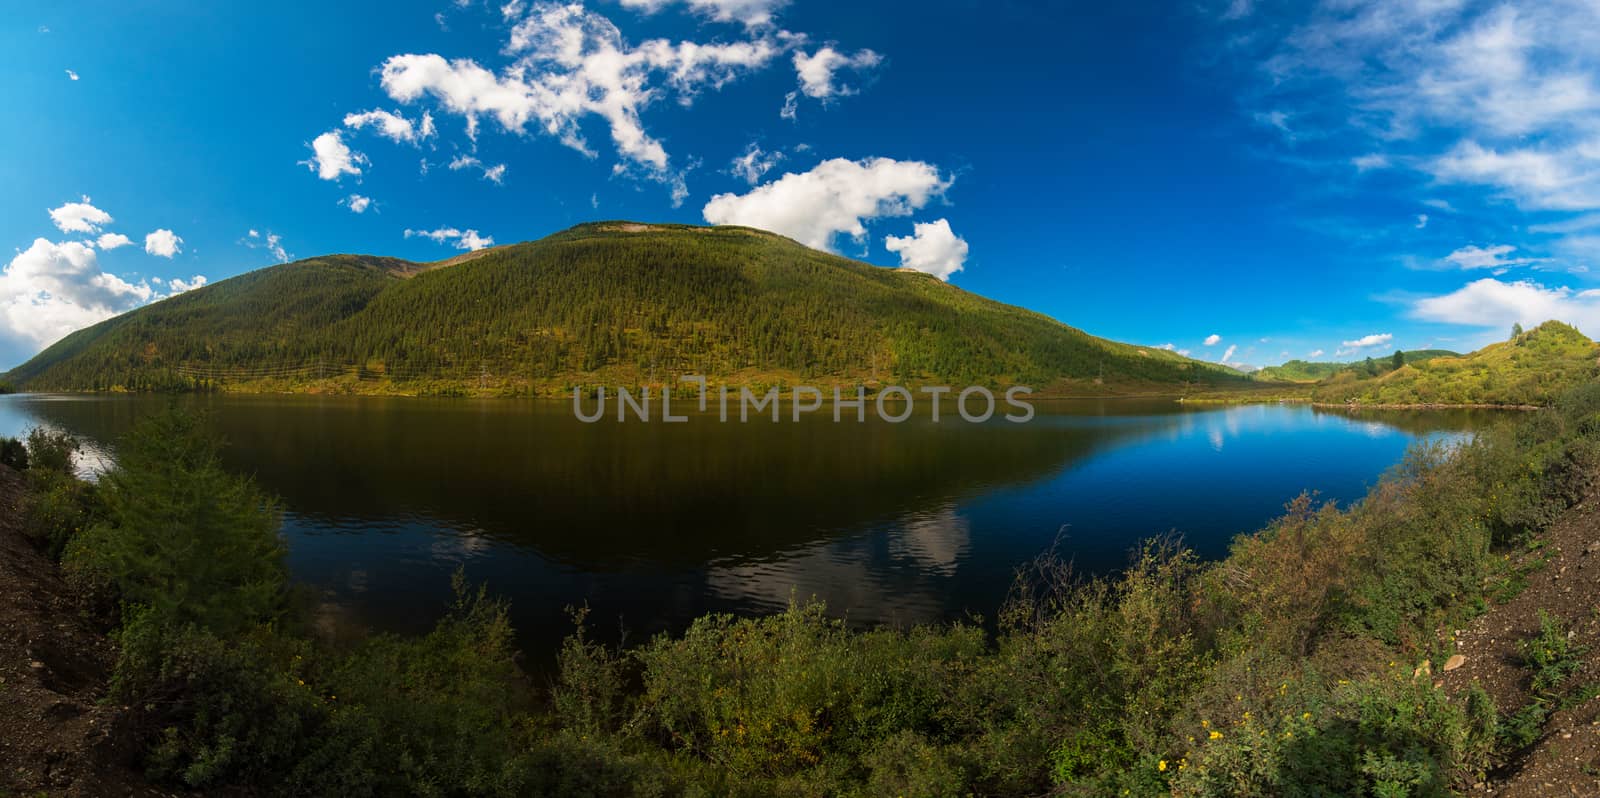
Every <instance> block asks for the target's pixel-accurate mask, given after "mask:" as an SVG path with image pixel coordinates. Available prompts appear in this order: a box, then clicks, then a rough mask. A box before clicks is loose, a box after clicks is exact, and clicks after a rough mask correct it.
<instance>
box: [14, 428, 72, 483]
mask: <svg viewBox="0 0 1600 798" xmlns="http://www.w3.org/2000/svg"><path fill="white" fill-rule="evenodd" d="M27 448H28V463H29V467H31V468H34V469H37V470H39V471H54V472H56V473H59V474H67V473H71V472H72V459H73V457H74V456H75V455H77V453H78V450H79V449H80V448H81V445H80V444H79V443H78V441H77V439H76V438H73V437H72V436H71V435H68V434H67V433H65V432H52V431H50V430H47V429H45V428H44V427H34V428H33V429H31V430H29V431H28V447H27Z"/></svg>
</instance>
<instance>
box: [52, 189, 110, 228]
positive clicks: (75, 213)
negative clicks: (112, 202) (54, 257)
mask: <svg viewBox="0 0 1600 798" xmlns="http://www.w3.org/2000/svg"><path fill="white" fill-rule="evenodd" d="M50 221H51V222H53V223H54V224H55V226H56V228H57V229H59V230H60V231H61V232H63V233H98V232H100V228H102V227H104V226H106V225H108V224H111V221H112V219H111V214H109V213H106V212H105V211H102V210H100V209H99V208H96V207H95V206H94V205H92V204H90V200H89V198H88V197H87V196H85V197H84V198H83V201H82V202H68V203H66V204H64V205H62V206H61V207H59V208H56V209H54V210H52V211H50Z"/></svg>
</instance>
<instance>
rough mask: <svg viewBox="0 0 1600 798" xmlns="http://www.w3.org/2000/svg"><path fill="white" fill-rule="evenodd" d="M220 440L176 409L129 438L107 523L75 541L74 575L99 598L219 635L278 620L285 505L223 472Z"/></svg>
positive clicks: (107, 499)
mask: <svg viewBox="0 0 1600 798" xmlns="http://www.w3.org/2000/svg"><path fill="white" fill-rule="evenodd" d="M219 447H220V443H219V442H218V441H217V440H216V439H215V438H214V437H213V436H212V435H211V434H210V433H209V432H208V431H207V429H206V427H205V426H204V425H203V424H202V423H201V422H200V421H199V420H197V419H195V418H194V417H192V416H187V415H184V414H182V413H180V412H178V411H177V410H168V411H166V412H164V413H160V414H157V415H155V416H152V417H150V418H149V419H147V420H146V421H144V422H142V423H141V424H140V425H139V426H138V427H136V428H135V429H134V430H133V431H132V432H131V433H129V434H128V436H127V437H126V438H125V439H123V440H122V441H121V443H120V444H119V446H118V448H117V463H116V467H115V468H112V469H111V470H109V471H107V472H106V473H105V474H104V475H102V476H101V478H100V483H99V484H100V490H99V500H100V502H101V503H103V505H104V520H103V521H102V522H100V523H98V524H96V525H94V526H93V527H90V528H89V529H87V530H85V531H84V532H83V533H82V534H80V535H78V536H76V537H74V538H73V539H72V541H71V542H70V543H68V544H67V548H66V553H65V558H64V565H65V567H66V569H67V571H68V573H69V576H73V577H75V578H76V579H77V580H78V581H79V583H80V584H85V585H88V586H90V587H91V590H92V592H93V593H95V594H96V595H105V594H107V593H110V594H111V595H115V596H116V597H118V598H120V599H121V600H122V601H123V602H125V603H127V604H133V605H140V606H144V607H148V608H150V609H151V610H152V611H154V612H155V613H156V614H157V615H158V616H160V617H161V618H162V619H163V620H164V621H167V622H171V623H175V624H179V625H182V624H188V623H195V624H198V625H199V626H201V627H203V628H206V629H208V630H210V631H213V632H217V633H220V634H228V633H233V632H237V631H239V630H241V629H245V628H248V627H250V626H251V625H252V624H254V623H257V622H259V621H262V620H266V619H269V618H271V617H273V616H274V615H275V614H277V613H278V611H279V610H280V609H281V608H282V602H283V596H284V585H285V579H286V577H285V571H284V565H283V544H282V541H281V540H280V539H279V537H278V527H279V516H278V511H277V509H276V506H275V505H274V504H273V503H272V502H271V501H270V500H269V499H268V498H267V497H266V496H265V495H263V494H262V493H261V492H260V491H259V490H258V489H257V488H256V487H255V485H254V484H253V483H251V481H250V480H248V479H245V478H241V477H238V476H234V475H232V474H229V473H228V472H226V471H224V470H223V468H222V465H221V463H220V462H219V461H218V455H217V451H218V448H219Z"/></svg>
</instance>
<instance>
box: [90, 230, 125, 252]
mask: <svg viewBox="0 0 1600 798" xmlns="http://www.w3.org/2000/svg"><path fill="white" fill-rule="evenodd" d="M132 243H133V239H131V238H128V237H127V236H125V235H123V234H121V233H102V234H101V235H100V237H99V238H97V239H95V244H96V245H97V246H99V247H100V248H101V249H116V248H117V247H125V246H128V245H129V244H132Z"/></svg>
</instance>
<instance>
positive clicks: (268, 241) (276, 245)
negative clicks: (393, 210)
mask: <svg viewBox="0 0 1600 798" xmlns="http://www.w3.org/2000/svg"><path fill="white" fill-rule="evenodd" d="M351 196H357V195H354V194H352V195H351ZM340 202H341V203H342V202H343V200H341V201H340ZM239 243H240V244H243V245H245V246H246V247H249V248H250V249H264V250H266V251H267V253H268V254H270V255H272V259H273V260H275V261H277V262H279V263H288V262H289V261H291V260H294V255H293V254H291V253H289V252H288V251H286V250H285V249H284V248H283V236H280V235H278V234H277V233H274V232H272V231H271V230H268V231H267V235H266V237H265V238H262V236H261V233H260V232H259V231H257V230H251V231H250V232H249V233H248V234H246V236H245V237H244V238H241V239H239Z"/></svg>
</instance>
